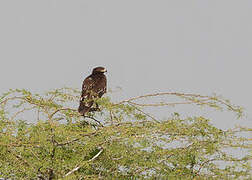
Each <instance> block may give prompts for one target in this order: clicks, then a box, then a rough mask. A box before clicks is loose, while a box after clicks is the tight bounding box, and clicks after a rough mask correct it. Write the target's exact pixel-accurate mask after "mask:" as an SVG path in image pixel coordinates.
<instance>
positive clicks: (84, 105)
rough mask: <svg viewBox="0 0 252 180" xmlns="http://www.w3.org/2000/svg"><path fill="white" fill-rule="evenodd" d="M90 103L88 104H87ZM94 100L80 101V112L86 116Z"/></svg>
mask: <svg viewBox="0 0 252 180" xmlns="http://www.w3.org/2000/svg"><path fill="white" fill-rule="evenodd" d="M87 104H88V106H87ZM92 105H93V102H91V103H84V102H83V101H80V105H79V108H78V112H79V113H80V114H81V115H82V116H85V114H86V113H87V112H89V111H90V110H91V109H92V108H91V107H92Z"/></svg>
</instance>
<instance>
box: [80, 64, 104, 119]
mask: <svg viewBox="0 0 252 180" xmlns="http://www.w3.org/2000/svg"><path fill="white" fill-rule="evenodd" d="M105 72H107V70H106V68H104V67H101V66H99V67H96V68H94V69H93V70H92V74H91V75H89V76H88V77H86V78H85V79H84V81H83V84H82V92H81V97H80V105H79V108H78V112H79V113H80V114H81V115H82V116H85V114H86V113H88V112H92V111H97V110H99V107H98V104H97V103H95V104H96V107H95V108H93V107H92V106H93V104H94V100H95V99H97V98H101V97H102V96H103V94H105V93H106V92H107V78H106V76H105V74H104V73H105Z"/></svg>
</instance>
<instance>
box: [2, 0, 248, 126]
mask: <svg viewBox="0 0 252 180" xmlns="http://www.w3.org/2000/svg"><path fill="white" fill-rule="evenodd" d="M251 9H252V1H251V0H242V1H237V0H221V1H220V0H205V1H202V0H125V1H120V0H106V1H104V0H85V1H83V0H41V1H38V0H22V1H20V0H1V1H0V62H1V70H0V82H1V87H0V93H2V92H4V91H5V90H7V89H9V88H27V89H30V90H32V91H36V92H43V91H45V90H48V89H54V88H58V87H63V86H70V87H79V88H80V87H81V83H82V80H83V78H84V77H86V76H87V75H88V74H90V72H91V69H92V68H93V67H95V66H100V65H102V66H105V67H106V68H107V69H108V74H107V75H108V81H109V87H110V88H112V89H114V88H115V87H116V86H120V87H122V88H123V94H124V96H125V97H128V96H135V95H139V94H143V93H150V92H156V91H162V92H164V91H178V92H190V93H202V94H205V95H211V94H212V93H217V94H220V95H223V96H224V97H226V98H228V99H230V100H232V101H233V102H234V103H236V104H238V105H241V106H244V107H245V108H246V111H247V113H248V117H247V120H246V123H247V124H246V123H245V125H250V126H251V119H252V118H251V117H252V112H251V109H252V102H251V92H252V85H251V83H250V78H251V77H252V72H251V64H252V62H251V59H252V35H251V33H252V21H251V18H252V11H251ZM230 121H235V120H230V119H225V118H223V119H222V120H221V121H220V122H219V123H220V124H221V125H224V126H225V124H227V123H229V122H230ZM235 122H238V123H239V121H235ZM243 124H244V123H243Z"/></svg>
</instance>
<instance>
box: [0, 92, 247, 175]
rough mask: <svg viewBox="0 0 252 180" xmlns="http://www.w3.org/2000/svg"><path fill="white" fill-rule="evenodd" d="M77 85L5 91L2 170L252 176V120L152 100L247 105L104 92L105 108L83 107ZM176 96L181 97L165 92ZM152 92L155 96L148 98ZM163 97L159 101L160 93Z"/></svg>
mask: <svg viewBox="0 0 252 180" xmlns="http://www.w3.org/2000/svg"><path fill="white" fill-rule="evenodd" d="M79 94H80V92H79V91H78V90H75V89H72V88H62V89H56V90H53V91H49V92H47V93H45V94H43V95H40V94H33V93H31V92H29V91H27V90H24V89H22V90H20V89H16V90H10V91H8V92H7V93H5V94H3V95H2V96H1V98H0V105H1V109H0V177H5V178H13V179H15V178H18V179H36V178H38V179H44V180H45V179H87V178H91V179H98V178H108V179H111V178H115V179H142V178H149V179H152V178H160V179H167V178H170V179H173V178H176V179H177V178H181V179H182V178H187V179H237V178H244V179H246V178H247V179H249V178H251V176H250V173H251V166H250V163H249V162H250V161H251V156H250V155H249V153H246V154H244V156H240V157H236V156H234V155H231V154H230V153H229V152H228V151H227V149H229V150H230V149H232V148H235V149H237V148H239V149H242V150H247V151H251V139H249V138H246V137H242V136H240V134H239V133H241V132H251V128H250V129H249V128H242V127H237V128H235V129H229V130H227V131H224V130H221V129H218V128H216V127H214V126H213V125H212V124H211V123H210V120H209V119H207V118H206V117H203V116H193V117H186V118H182V117H181V116H180V115H179V113H173V114H172V115H170V116H169V115H167V117H166V118H163V119H162V120H160V119H158V117H155V116H153V115H151V114H150V113H147V112H146V111H145V108H146V107H152V108H160V107H166V106H168V107H169V106H178V105H181V104H184V105H198V106H206V108H215V109H217V110H221V109H226V110H228V111H232V112H234V113H236V114H237V116H238V117H240V116H241V115H242V109H241V108H240V107H238V106H234V105H232V104H231V103H230V102H229V101H227V100H224V99H223V98H221V97H217V96H202V95H196V94H184V93H172V92H167V93H156V94H148V95H143V96H139V97H134V98H130V99H127V100H124V101H121V102H116V103H115V102H111V100H110V98H109V97H104V98H101V99H97V100H96V101H97V103H98V104H99V107H100V109H101V111H99V112H92V113H89V114H87V116H86V117H85V118H84V117H82V116H80V115H79V113H78V112H77V111H76V108H74V106H73V103H76V102H78V101H79ZM167 96H169V97H176V98H177V99H178V100H176V101H174V102H169V101H164V97H167ZM148 98H149V99H150V103H147V102H146V99H148ZM158 98H159V99H161V101H158V100H157V99H158Z"/></svg>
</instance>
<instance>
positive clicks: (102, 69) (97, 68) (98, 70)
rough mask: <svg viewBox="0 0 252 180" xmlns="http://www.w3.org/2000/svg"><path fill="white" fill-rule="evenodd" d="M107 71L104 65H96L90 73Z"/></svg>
mask: <svg viewBox="0 0 252 180" xmlns="http://www.w3.org/2000/svg"><path fill="white" fill-rule="evenodd" d="M105 72H107V69H106V68H104V67H96V68H94V69H93V72H92V74H96V73H105Z"/></svg>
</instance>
